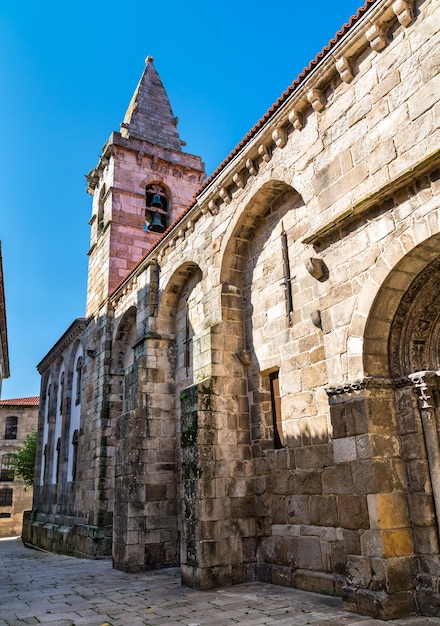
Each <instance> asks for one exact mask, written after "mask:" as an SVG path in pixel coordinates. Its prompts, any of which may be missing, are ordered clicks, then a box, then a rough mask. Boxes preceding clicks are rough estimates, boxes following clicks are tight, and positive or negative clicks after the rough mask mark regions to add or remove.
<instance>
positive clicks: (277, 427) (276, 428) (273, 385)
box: [269, 371, 284, 449]
mask: <svg viewBox="0 0 440 626" xmlns="http://www.w3.org/2000/svg"><path fill="white" fill-rule="evenodd" d="M278 374H279V372H278V371H276V372H272V373H271V374H269V381H270V399H271V404H272V421H273V442H274V447H275V449H279V448H282V447H283V445H284V435H283V424H282V419H281V398H280V381H279V377H278Z"/></svg>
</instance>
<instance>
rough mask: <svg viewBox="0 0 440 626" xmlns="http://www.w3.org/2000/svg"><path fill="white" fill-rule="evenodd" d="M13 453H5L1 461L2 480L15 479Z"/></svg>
mask: <svg viewBox="0 0 440 626" xmlns="http://www.w3.org/2000/svg"><path fill="white" fill-rule="evenodd" d="M13 456H14V455H13V454H3V455H2V457H1V463H0V480H3V481H13V480H14V476H15V470H14V465H13V463H12V460H13Z"/></svg>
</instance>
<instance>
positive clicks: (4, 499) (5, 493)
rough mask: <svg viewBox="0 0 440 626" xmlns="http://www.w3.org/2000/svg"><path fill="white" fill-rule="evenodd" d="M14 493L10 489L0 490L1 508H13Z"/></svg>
mask: <svg viewBox="0 0 440 626" xmlns="http://www.w3.org/2000/svg"><path fill="white" fill-rule="evenodd" d="M13 491H14V490H13V489H11V488H10V487H3V489H0V506H12V494H13Z"/></svg>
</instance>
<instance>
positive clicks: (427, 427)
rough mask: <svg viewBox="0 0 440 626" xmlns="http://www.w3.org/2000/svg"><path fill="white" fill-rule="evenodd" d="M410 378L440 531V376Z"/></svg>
mask: <svg viewBox="0 0 440 626" xmlns="http://www.w3.org/2000/svg"><path fill="white" fill-rule="evenodd" d="M409 378H410V380H411V381H412V382H413V383H414V386H415V388H416V390H417V394H418V398H419V409H420V417H421V418H422V425H423V435H424V438H425V445H426V454H427V456H428V462H429V475H430V478H431V485H432V495H433V499H434V505H435V512H436V516H437V528H438V530H439V531H440V526H439V523H440V445H439V437H438V426H437V417H436V412H437V411H438V409H439V394H438V381H439V376H438V373H437V372H431V371H423V372H415V373H414V374H410V376H409ZM439 534H440V532H439Z"/></svg>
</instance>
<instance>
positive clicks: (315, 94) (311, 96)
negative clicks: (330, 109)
mask: <svg viewBox="0 0 440 626" xmlns="http://www.w3.org/2000/svg"><path fill="white" fill-rule="evenodd" d="M307 100H308V101H309V102H310V104H311V105H312V108H313V110H314V111H316V112H317V113H321V111H323V110H324V108H325V101H324V94H323V93H322V91H320V90H319V89H311V90H310V91H309V92H308V94H307Z"/></svg>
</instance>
